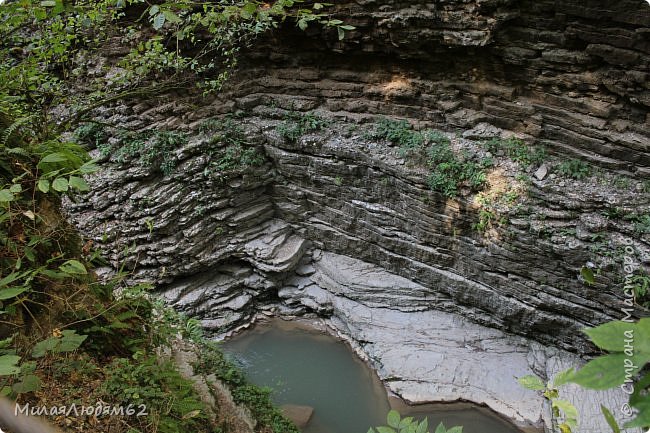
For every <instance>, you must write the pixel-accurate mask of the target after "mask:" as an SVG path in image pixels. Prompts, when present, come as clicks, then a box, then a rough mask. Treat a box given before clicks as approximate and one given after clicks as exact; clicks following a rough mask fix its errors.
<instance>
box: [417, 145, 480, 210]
mask: <svg viewBox="0 0 650 433" xmlns="http://www.w3.org/2000/svg"><path fill="white" fill-rule="evenodd" d="M427 164H428V166H429V168H431V170H432V171H431V174H430V175H429V179H428V184H429V187H430V188H431V189H432V190H434V191H438V192H440V193H442V194H444V195H445V196H446V197H450V198H451V197H456V196H457V195H458V193H459V192H460V188H461V187H462V186H467V187H469V189H470V190H471V191H478V190H480V189H481V188H482V187H483V185H484V184H485V181H486V179H487V177H486V174H485V171H484V167H483V166H482V165H481V164H479V163H477V162H474V161H471V160H470V158H469V156H468V155H467V154H465V155H464V156H463V158H459V157H458V156H457V155H456V154H455V153H454V152H453V151H452V150H451V147H450V146H449V144H445V143H441V144H437V145H435V144H434V145H431V146H430V147H429V160H428V161H427Z"/></svg>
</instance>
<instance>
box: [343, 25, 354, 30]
mask: <svg viewBox="0 0 650 433" xmlns="http://www.w3.org/2000/svg"><path fill="white" fill-rule="evenodd" d="M340 27H341V28H342V29H343V30H354V29H356V27H355V26H349V25H344V26H340Z"/></svg>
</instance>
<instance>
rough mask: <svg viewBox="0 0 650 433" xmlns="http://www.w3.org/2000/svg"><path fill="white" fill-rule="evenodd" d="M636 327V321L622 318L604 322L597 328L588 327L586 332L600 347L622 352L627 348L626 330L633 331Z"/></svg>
mask: <svg viewBox="0 0 650 433" xmlns="http://www.w3.org/2000/svg"><path fill="white" fill-rule="evenodd" d="M635 328H636V324H635V323H626V322H623V321H621V320H615V321H612V322H607V323H603V324H602V325H599V326H596V327H595V328H587V329H585V330H584V332H585V334H587V335H588V336H589V338H591V341H592V342H593V343H594V344H595V345H596V346H598V347H600V348H601V349H603V350H607V351H609V352H622V351H623V349H624V348H625V347H624V346H625V340H626V339H627V337H626V336H625V332H628V333H630V332H632V335H633V334H634V330H635Z"/></svg>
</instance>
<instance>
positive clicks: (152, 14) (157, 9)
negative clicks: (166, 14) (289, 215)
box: [149, 5, 160, 16]
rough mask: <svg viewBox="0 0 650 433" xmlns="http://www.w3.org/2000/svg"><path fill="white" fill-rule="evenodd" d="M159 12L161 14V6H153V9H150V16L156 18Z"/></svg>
mask: <svg viewBox="0 0 650 433" xmlns="http://www.w3.org/2000/svg"><path fill="white" fill-rule="evenodd" d="M158 12H160V6H158V5H153V6H151V8H150V9H149V16H154V15H156V14H157V13H158Z"/></svg>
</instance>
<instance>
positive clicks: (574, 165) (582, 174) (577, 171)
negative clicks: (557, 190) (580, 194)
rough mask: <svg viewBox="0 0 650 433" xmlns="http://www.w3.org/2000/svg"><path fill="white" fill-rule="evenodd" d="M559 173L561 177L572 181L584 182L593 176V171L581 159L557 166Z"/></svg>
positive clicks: (570, 160)
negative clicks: (583, 180)
mask: <svg viewBox="0 0 650 433" xmlns="http://www.w3.org/2000/svg"><path fill="white" fill-rule="evenodd" d="M557 172H558V174H560V175H561V176H564V177H569V178H571V179H576V180H582V179H585V178H587V177H589V176H591V174H592V169H591V167H590V166H589V164H587V163H586V162H584V161H581V160H579V159H569V160H568V161H564V162H562V163H560V164H559V165H558V166H557Z"/></svg>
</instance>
